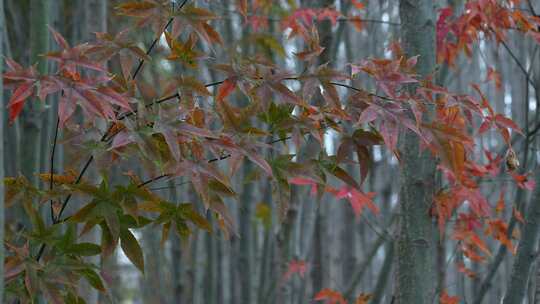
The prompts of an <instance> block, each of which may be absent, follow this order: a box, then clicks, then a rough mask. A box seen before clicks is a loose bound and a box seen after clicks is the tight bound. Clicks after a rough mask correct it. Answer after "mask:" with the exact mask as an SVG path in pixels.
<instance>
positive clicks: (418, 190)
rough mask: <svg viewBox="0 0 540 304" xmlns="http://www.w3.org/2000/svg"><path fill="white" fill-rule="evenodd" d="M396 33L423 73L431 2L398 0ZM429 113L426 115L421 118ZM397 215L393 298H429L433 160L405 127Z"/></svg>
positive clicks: (431, 54) (428, 62)
mask: <svg viewBox="0 0 540 304" xmlns="http://www.w3.org/2000/svg"><path fill="white" fill-rule="evenodd" d="M399 13H400V17H401V31H402V32H401V37H402V43H403V47H404V50H405V52H406V54H407V56H415V55H420V57H419V60H418V64H417V66H416V70H417V72H418V74H420V75H422V76H426V75H428V74H431V73H432V72H433V70H434V68H435V20H434V18H435V13H434V7H433V1H429V0H401V1H400V5H399ZM431 117H432V115H431V114H428V115H427V119H430V118H431ZM400 139H401V140H400V143H399V146H400V152H401V154H402V164H401V172H400V173H401V176H400V182H401V189H400V204H401V214H402V218H401V221H400V233H399V239H398V271H397V276H398V277H397V284H398V286H397V301H398V303H399V304H405V303H417V304H427V303H431V302H432V299H433V296H434V291H435V290H434V275H433V268H434V267H433V266H434V262H433V252H434V248H433V247H434V244H433V240H432V238H433V224H432V221H431V218H430V216H429V213H428V209H429V208H430V206H431V202H432V196H433V192H434V188H435V186H436V185H435V184H434V181H435V160H434V159H433V158H432V157H431V155H430V154H429V152H428V151H424V152H420V147H419V142H418V139H417V137H416V136H415V135H413V134H412V133H411V132H406V133H405V134H402V136H401V138H400Z"/></svg>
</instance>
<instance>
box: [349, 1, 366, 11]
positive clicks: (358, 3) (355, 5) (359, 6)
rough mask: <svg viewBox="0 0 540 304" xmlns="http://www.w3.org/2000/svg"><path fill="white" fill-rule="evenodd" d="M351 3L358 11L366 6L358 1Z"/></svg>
mask: <svg viewBox="0 0 540 304" xmlns="http://www.w3.org/2000/svg"><path fill="white" fill-rule="evenodd" d="M351 3H352V4H353V5H354V7H355V8H356V9H358V10H363V9H364V8H365V7H366V5H365V4H364V3H362V2H360V1H358V0H351Z"/></svg>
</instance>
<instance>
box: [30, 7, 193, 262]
mask: <svg viewBox="0 0 540 304" xmlns="http://www.w3.org/2000/svg"><path fill="white" fill-rule="evenodd" d="M187 1H188V0H184V2H182V4H181V5H180V6H179V8H178V10H181V9H182V8H183V7H184V5H185V4H186V3H187ZM172 21H173V18H171V19H169V21H168V22H167V24H166V25H165V27H164V28H163V30H162V32H161V33H160V34H159V35H158V37H156V38H155V39H154V41H153V42H152V44H151V45H150V47H149V48H148V50H147V51H146V54H147V55H150V53H151V52H152V50H153V49H154V47H155V46H156V44H157V42H158V40H159V39H160V38H161V35H162V34H163V32H165V31H166V30H167V28H168V27H169V26H170V25H171V23H172ZM143 63H144V59H141V61H139V65H138V66H137V68H136V69H135V72H134V73H133V76H132V79H135V78H136V77H137V75H138V74H139V72H140V71H141V69H142V66H143ZM113 126H114V124H111V125H110V126H109V128H108V129H107V131H106V132H105V134H103V136H102V137H101V141H104V140H105V139H107V137H108V133H109V132H111V130H112V129H113ZM93 161H94V156H93V155H92V156H90V157H89V158H88V160H87V161H86V163H85V165H84V167H83V169H82V170H81V172H80V173H79V176H77V180H76V181H75V184H78V183H79V182H80V181H81V180H82V178H83V176H84V174H85V173H86V171H87V170H88V168H89V167H90V164H92V162H93ZM51 171H52V170H51ZM71 197H72V194H69V195H68V196H67V197H66V199H65V200H64V202H63V203H62V207H61V209H60V212H59V213H58V216H57V217H56V220H55V221H53V222H54V223H58V222H60V221H61V218H62V214H63V213H64V210H65V209H66V207H67V205H68V203H69V201H70V199H71ZM46 246H47V245H46V244H45V243H43V244H41V247H40V249H39V253H38V255H37V257H36V260H37V261H39V260H40V259H41V257H42V256H43V252H44V251H45V247H46Z"/></svg>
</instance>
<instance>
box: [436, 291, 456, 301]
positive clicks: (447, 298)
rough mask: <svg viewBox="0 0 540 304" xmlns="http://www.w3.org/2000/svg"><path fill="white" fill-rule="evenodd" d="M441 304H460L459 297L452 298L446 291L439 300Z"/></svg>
mask: <svg viewBox="0 0 540 304" xmlns="http://www.w3.org/2000/svg"><path fill="white" fill-rule="evenodd" d="M439 303H440V304H459V297H452V296H450V295H448V293H446V290H444V291H443V292H442V293H441V296H440V298H439Z"/></svg>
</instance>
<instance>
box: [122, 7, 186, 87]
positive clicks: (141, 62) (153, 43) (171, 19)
mask: <svg viewBox="0 0 540 304" xmlns="http://www.w3.org/2000/svg"><path fill="white" fill-rule="evenodd" d="M187 1H188V0H184V2H182V4H180V6H179V7H178V10H181V9H182V8H183V7H184V5H186V3H187ZM173 10H174V6H173ZM173 20H174V18H170V19H169V21H168V22H167V24H166V25H165V27H164V29H163V31H161V33H159V35H158V36H157V37H156V39H154V41H152V44H151V45H150V47H149V48H148V50H147V51H146V55H150V53H151V52H152V50H153V49H154V47H155V46H156V44H157V42H158V41H159V39H160V38H161V35H163V32H165V31H166V30H167V28H168V27H169V26H170V25H171V23H172V22H173ZM143 64H144V59H141V60H139V65H137V68H136V69H135V72H134V73H133V77H132V79H133V80H135V78H136V77H137V75H138V74H139V72H140V71H141V70H142V66H143Z"/></svg>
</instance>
